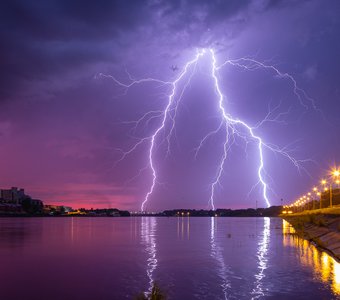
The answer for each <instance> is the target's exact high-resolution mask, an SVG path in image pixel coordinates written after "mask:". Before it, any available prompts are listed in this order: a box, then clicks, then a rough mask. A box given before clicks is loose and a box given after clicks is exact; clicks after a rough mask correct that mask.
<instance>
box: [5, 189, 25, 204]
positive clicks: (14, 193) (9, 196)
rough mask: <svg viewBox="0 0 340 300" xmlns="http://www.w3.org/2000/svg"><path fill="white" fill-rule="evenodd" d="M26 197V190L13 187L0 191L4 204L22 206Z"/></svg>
mask: <svg viewBox="0 0 340 300" xmlns="http://www.w3.org/2000/svg"><path fill="white" fill-rule="evenodd" d="M26 197H28V196H26V195H25V190H24V189H18V188H17V187H12V188H11V189H8V190H6V189H1V190H0V199H1V202H3V203H15V204H21V203H22V200H24V199H25V198H26Z"/></svg>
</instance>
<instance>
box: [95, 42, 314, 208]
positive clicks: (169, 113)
mask: <svg viewBox="0 0 340 300" xmlns="http://www.w3.org/2000/svg"><path fill="white" fill-rule="evenodd" d="M206 55H208V56H209V60H210V64H211V68H210V72H211V73H210V76H211V79H212V81H213V84H214V88H215V92H216V95H217V100H218V108H219V111H220V116H221V122H220V124H219V126H218V127H217V128H216V129H215V130H213V131H211V132H209V133H208V134H207V135H206V136H204V137H203V138H202V140H201V141H200V143H199V145H198V147H197V148H196V151H195V157H197V155H198V154H199V151H200V149H201V148H202V147H203V146H204V144H205V142H206V141H207V140H208V139H209V138H210V137H211V136H213V135H215V134H217V133H218V132H220V131H223V132H224V136H225V137H224V142H223V153H222V156H221V159H220V162H219V164H218V167H217V171H216V175H215V177H214V178H213V180H212V182H211V184H210V197H209V205H210V206H211V208H212V209H213V210H215V204H214V200H215V193H216V189H217V187H218V185H221V178H222V176H223V170H224V165H225V162H226V159H227V157H228V152H229V150H230V148H231V146H232V145H233V143H234V142H235V138H236V137H239V138H241V139H243V140H244V141H245V142H246V143H249V142H253V143H255V144H256V145H257V149H258V167H257V175H258V182H257V183H256V184H255V185H254V187H255V186H257V185H260V186H261V189H262V196H263V199H264V201H265V203H266V205H267V206H268V207H269V206H270V200H269V196H268V188H269V187H268V183H267V182H266V177H267V176H266V173H265V161H264V150H265V149H267V150H270V151H272V152H274V153H278V154H280V155H282V156H284V157H285V158H287V159H288V160H290V161H291V162H292V163H293V165H294V166H295V167H297V168H298V169H300V165H301V163H302V162H304V161H306V160H297V159H295V158H294V157H292V156H291V154H290V151H289V149H288V148H287V147H284V148H280V147H278V146H275V145H272V144H269V143H266V142H264V140H263V139H262V138H261V137H260V136H259V135H258V134H257V133H256V130H257V129H258V128H259V127H260V126H261V125H263V123H265V122H282V121H281V120H280V117H282V116H284V115H286V114H288V113H289V111H288V112H284V113H278V114H277V115H276V117H273V116H272V114H273V113H274V112H275V111H276V110H277V109H278V107H275V108H274V110H273V111H270V112H269V113H268V114H267V116H266V117H265V118H264V119H263V120H262V121H261V122H259V123H258V124H256V125H255V126H250V125H249V124H248V123H246V122H245V121H243V120H240V119H238V118H235V117H233V116H231V115H230V114H229V113H227V109H226V106H225V104H226V97H225V96H224V94H223V92H222V89H221V87H220V80H219V78H218V76H219V73H218V72H219V70H220V69H221V68H223V67H225V66H226V65H231V66H235V67H239V68H242V69H245V70H247V71H253V70H257V69H264V70H269V71H272V72H273V73H274V74H275V76H278V77H279V78H283V79H288V80H289V81H290V82H291V84H292V87H293V92H294V94H295V95H296V97H297V98H298V100H299V101H300V104H301V105H302V106H304V107H309V106H311V107H312V108H313V109H316V105H315V101H314V100H313V99H312V98H310V97H309V96H308V95H307V93H306V92H305V91H304V90H303V89H301V88H299V87H298V85H297V82H296V80H295V79H294V77H293V76H292V75H290V74H288V73H282V72H281V71H280V70H279V69H277V68H276V67H275V66H272V65H267V64H264V63H262V62H259V61H256V60H254V59H251V58H240V59H235V60H227V61H225V62H224V63H223V64H221V65H217V59H216V55H215V52H214V50H213V49H201V50H198V51H197V53H196V55H195V56H194V58H193V59H192V60H190V61H188V62H187V63H186V64H185V66H184V68H183V70H182V71H181V72H180V73H179V75H178V76H177V78H176V79H175V80H174V81H162V80H159V79H155V78H144V79H139V80H134V79H132V77H131V76H130V75H129V79H130V80H131V82H129V83H127V84H126V83H122V82H121V81H119V80H117V79H116V78H115V77H113V76H110V75H104V74H99V75H100V76H102V77H106V78H110V79H112V80H113V81H114V82H115V83H116V84H117V85H118V86H120V87H121V88H123V89H124V91H125V92H126V91H127V90H128V89H129V88H131V87H132V86H134V85H138V84H143V83H146V82H152V83H158V84H160V85H162V86H163V85H164V86H169V87H170V92H169V94H168V96H167V104H166V106H165V108H164V109H163V110H159V111H149V112H147V113H145V114H144V115H143V116H142V117H140V118H139V119H138V120H136V121H132V122H131V123H133V124H134V129H136V128H137V127H138V126H139V124H140V123H141V122H145V121H146V123H148V122H150V120H152V119H155V118H159V119H160V125H159V126H158V127H157V128H156V129H154V131H153V132H152V133H151V134H150V135H149V136H146V137H143V138H140V139H138V141H137V142H136V143H135V144H134V145H133V146H132V147H131V148H130V149H128V150H125V151H124V150H121V149H118V150H119V151H121V153H122V155H121V157H120V159H119V160H118V161H117V162H120V161H122V160H123V159H125V158H126V156H127V155H129V154H131V153H132V152H133V151H135V150H136V149H137V148H138V147H139V146H140V145H141V144H144V143H149V149H148V161H149V162H148V164H149V167H150V169H151V174H152V181H151V185H150V188H149V190H148V191H147V193H146V195H145V198H144V200H143V202H142V205H141V210H142V211H144V210H145V208H146V205H147V203H148V201H149V199H150V197H151V195H152V193H153V191H154V189H155V186H156V184H157V170H156V165H155V160H154V152H155V146H156V144H157V141H158V138H159V134H160V133H161V132H166V134H165V140H166V142H167V145H168V148H167V149H168V150H167V155H169V154H170V142H171V137H172V135H173V132H174V131H175V122H176V116H177V111H178V107H179V103H180V101H181V100H182V98H183V94H184V92H185V90H186V88H187V87H188V86H189V84H190V81H191V78H192V76H193V74H194V73H195V70H196V65H197V63H198V62H199V60H200V58H202V57H203V56H206ZM184 80H186V81H185V82H184V85H183V87H179V84H180V83H181V82H182V81H184ZM306 102H307V103H306ZM308 103H309V105H308ZM167 126H169V128H170V129H167ZM140 172H141V171H140ZM254 187H253V188H254Z"/></svg>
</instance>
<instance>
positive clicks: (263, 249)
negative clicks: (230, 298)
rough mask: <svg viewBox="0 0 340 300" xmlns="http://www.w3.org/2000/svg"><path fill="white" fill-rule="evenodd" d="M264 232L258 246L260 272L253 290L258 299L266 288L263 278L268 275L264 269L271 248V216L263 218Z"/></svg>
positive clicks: (256, 275) (255, 297) (266, 265)
mask: <svg viewBox="0 0 340 300" xmlns="http://www.w3.org/2000/svg"><path fill="white" fill-rule="evenodd" d="M263 220H264V224H263V233H262V239H260V241H259V244H258V248H257V260H258V266H257V269H258V273H257V274H255V288H254V289H253V291H252V294H253V295H254V297H252V299H258V298H260V297H263V296H264V295H265V294H264V292H265V290H264V288H263V283H262V280H263V278H264V277H266V275H265V274H264V271H265V270H266V269H267V268H268V248H269V237H270V218H268V217H265V218H263Z"/></svg>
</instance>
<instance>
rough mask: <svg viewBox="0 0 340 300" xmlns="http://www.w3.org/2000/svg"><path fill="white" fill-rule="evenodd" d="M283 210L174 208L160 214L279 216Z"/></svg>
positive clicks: (169, 215)
mask: <svg viewBox="0 0 340 300" xmlns="http://www.w3.org/2000/svg"><path fill="white" fill-rule="evenodd" d="M281 212H282V206H271V207H268V208H257V209H254V208H247V209H235V210H232V209H216V210H203V209H201V210H195V209H173V210H165V211H163V213H161V214H160V215H163V216H167V217H174V216H192V217H213V216H217V217H277V216H278V215H279V214H280V213H281Z"/></svg>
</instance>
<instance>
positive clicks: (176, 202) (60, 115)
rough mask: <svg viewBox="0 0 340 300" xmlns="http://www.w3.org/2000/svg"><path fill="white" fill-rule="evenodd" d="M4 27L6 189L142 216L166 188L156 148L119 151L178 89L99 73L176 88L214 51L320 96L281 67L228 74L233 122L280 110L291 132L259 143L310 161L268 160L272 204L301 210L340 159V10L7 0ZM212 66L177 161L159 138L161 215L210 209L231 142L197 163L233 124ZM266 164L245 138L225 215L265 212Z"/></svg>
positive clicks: (185, 108) (182, 111) (1, 113)
mask: <svg viewBox="0 0 340 300" xmlns="http://www.w3.org/2000/svg"><path fill="white" fill-rule="evenodd" d="M0 23H1V24H0V25H1V26H0V28H1V29H0V38H1V44H0V54H1V55H0V67H1V77H0V188H8V187H11V186H18V187H23V188H25V190H26V192H27V193H28V194H29V195H31V196H32V197H36V198H39V199H42V200H43V201H44V202H45V203H50V204H52V203H53V204H59V205H68V206H73V207H87V208H90V207H118V208H121V209H131V210H135V209H138V208H139V207H140V205H141V203H142V201H143V199H144V197H145V194H146V193H147V191H148V190H149V188H150V184H151V181H152V176H151V175H152V174H151V170H150V168H149V166H148V147H149V145H150V143H149V142H145V143H142V144H141V145H140V146H138V147H137V149H136V151H134V152H133V153H131V154H130V155H128V156H126V158H125V159H124V160H122V161H120V162H118V163H117V161H118V160H120V158H121V155H122V152H121V151H120V150H119V149H122V150H128V149H130V148H131V147H133V145H134V143H136V142H138V139H140V138H143V137H147V136H150V134H152V132H154V130H155V128H157V127H158V126H159V125H160V121H161V119H160V118H154V119H152V120H151V121H150V122H144V123H143V122H142V123H141V124H140V125H139V126H137V127H136V128H133V127H134V125H135V124H134V123H131V121H135V120H138V119H139V118H140V117H142V116H143V115H144V114H145V113H146V112H148V111H159V110H163V109H164V108H165V106H166V104H167V96H166V95H167V94H169V87H167V86H164V85H161V84H159V83H151V82H149V83H143V84H139V85H135V86H133V87H132V88H130V89H129V90H125V89H123V88H122V87H121V86H119V85H117V84H116V83H115V82H114V81H113V80H111V79H110V78H106V77H103V76H98V74H101V73H103V74H107V75H111V76H114V77H115V78H116V79H118V80H120V81H121V82H124V83H126V84H128V83H130V82H131V80H130V77H131V78H135V79H140V78H144V77H152V78H157V79H160V80H164V81H172V80H175V78H176V76H178V75H179V74H180V72H181V70H182V69H183V67H184V66H185V63H186V62H187V61H188V60H190V59H192V58H193V57H194V56H195V54H196V49H197V48H199V49H201V48H213V49H214V50H215V52H216V56H217V59H218V62H219V63H223V62H224V61H225V60H226V59H237V58H240V57H251V58H255V59H256V60H258V61H261V62H266V63H267V64H272V65H274V66H275V67H277V68H278V69H280V71H281V72H283V73H289V74H291V75H292V76H294V78H295V79H296V81H297V84H298V86H299V87H300V88H301V89H303V90H304V91H305V92H306V93H307V94H308V96H309V97H310V98H312V99H314V100H315V104H316V107H317V109H314V108H313V106H312V105H310V103H309V102H308V101H307V102H306V103H305V104H306V105H305V106H304V105H301V104H300V102H299V99H298V98H297V97H296V95H295V94H294V90H293V85H292V82H291V81H289V80H287V79H285V78H280V77H279V76H277V75H276V74H274V73H273V72H271V71H270V70H260V69H258V70H252V71H245V70H244V69H243V70H242V69H240V68H237V67H233V66H230V65H227V66H225V67H224V68H223V69H221V70H220V73H219V79H220V84H221V88H222V90H223V93H224V95H225V96H226V108H227V110H228V113H230V114H231V115H233V116H234V117H236V118H240V119H242V120H244V121H246V122H247V124H249V125H251V126H255V125H256V124H258V123H259V122H261V120H263V119H264V118H265V116H266V115H267V114H268V111H270V110H271V109H274V108H277V110H276V111H274V116H276V117H278V119H277V120H278V122H264V123H263V124H262V125H261V126H260V127H259V128H257V129H256V130H255V131H256V134H258V135H259V136H261V138H263V140H264V141H265V142H266V143H268V144H271V145H277V146H278V147H281V148H283V147H287V148H286V149H287V151H288V152H289V153H290V155H292V156H293V157H294V158H296V159H298V160H303V161H305V162H304V163H302V164H301V168H300V169H297V168H296V167H295V166H294V165H293V164H292V163H291V162H290V161H289V160H288V159H287V158H285V157H283V156H280V155H278V154H274V153H271V152H270V151H268V150H265V151H264V156H265V161H264V163H265V171H266V173H265V178H266V181H267V182H268V184H269V186H270V188H271V190H270V191H269V192H268V195H269V198H270V201H271V204H273V205H279V204H280V199H281V198H283V199H284V203H290V202H291V201H293V200H295V198H296V197H299V196H300V195H301V194H302V193H305V192H306V191H308V190H309V189H310V188H311V187H312V186H313V185H314V184H315V183H317V182H319V180H320V178H321V177H323V176H324V175H326V174H327V173H328V170H329V169H330V168H331V167H333V166H335V165H336V164H337V162H339V161H338V159H339V153H340V139H339V136H338V129H339V128H340V116H339V111H340V107H339V106H340V102H339V98H340V85H339V78H340V59H339V53H340V38H339V37H340V2H339V1H336V0H334V1H331V0H326V1H325V0H311V1H300V0H296V1H294V0H287V1H280V0H272V1H270V0H253V1H239V0H228V1H227V0H225V1H220V0H211V1H203V0H190V1H189V0H187V1H185V0H182V1H177V0H172V1H162V0H149V1H142V0H139V1H124V0H122V1H117V0H112V1H109V0H107V1H91V2H90V1H79V0H74V1H71V0H55V1H52V0H49V1H45V0H40V1H39V0H36V1H26V0H22V1H18V0H4V1H1V4H0ZM172 66H177V67H178V70H172V69H171V67H172ZM209 66H210V61H209V59H208V58H203V59H202V60H200V62H199V63H198V64H197V69H196V72H195V74H194V75H193V77H192V80H191V83H190V85H189V86H188V87H187V89H186V92H185V93H184V95H183V98H182V100H181V102H180V105H179V109H178V112H177V118H176V128H175V129H176V131H175V133H176V134H175V135H174V136H173V137H172V139H171V146H170V149H171V152H170V155H168V156H167V153H166V143H165V142H164V137H165V136H166V135H165V134H166V133H165V132H161V133H160V135H159V137H158V139H157V146H156V147H155V153H154V154H155V156H154V157H155V160H154V161H155V167H156V169H157V172H158V182H157V185H156V187H155V190H154V193H153V194H152V195H151V197H150V199H149V203H148V206H147V208H148V209H150V210H163V209H171V208H203V209H206V208H208V207H209V206H208V200H209V193H210V190H209V188H210V187H209V186H210V183H211V182H212V181H213V179H214V176H216V172H217V165H218V162H219V161H220V159H221V154H222V150H223V134H221V132H218V133H217V134H216V135H215V136H212V137H210V138H209V139H208V140H207V142H206V143H205V144H204V147H203V148H202V150H201V152H200V153H199V155H198V157H197V159H196V160H195V153H194V149H195V147H197V146H198V144H199V142H200V140H201V139H202V138H203V137H204V135H206V134H207V133H208V132H210V131H211V130H214V129H215V128H216V126H218V124H219V120H220V119H219V118H220V115H219V111H218V102H217V95H216V93H215V90H214V86H213V81H212V79H211V77H210V76H209ZM305 100H306V99H305ZM280 112H281V113H283V114H280ZM278 114H280V115H278ZM245 146H247V147H245ZM257 166H258V152H257V148H256V144H254V143H251V142H250V143H248V144H247V145H246V143H245V142H244V141H242V140H241V139H237V140H236V141H235V143H234V144H233V146H232V147H231V149H230V152H229V154H228V157H227V160H226V163H225V168H224V173H223V176H222V178H221V186H220V187H218V188H217V190H216V197H215V205H216V207H219V208H246V207H255V205H256V201H257V202H258V206H259V207H265V206H266V205H265V202H264V199H263V197H262V195H261V186H257V187H255V188H254V189H253V190H252V192H251V193H249V192H250V190H251V189H252V187H253V185H254V184H255V183H256V182H257ZM141 169H142V171H140V170H141ZM137 175H140V176H137Z"/></svg>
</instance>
